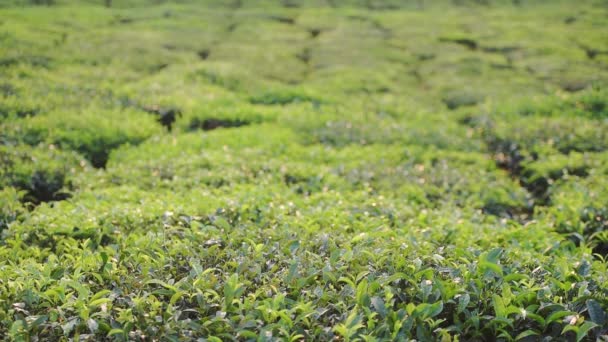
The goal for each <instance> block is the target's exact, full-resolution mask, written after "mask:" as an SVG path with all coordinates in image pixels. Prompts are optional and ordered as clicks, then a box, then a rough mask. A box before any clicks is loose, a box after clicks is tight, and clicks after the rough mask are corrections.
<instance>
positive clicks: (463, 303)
mask: <svg viewBox="0 0 608 342" xmlns="http://www.w3.org/2000/svg"><path fill="white" fill-rule="evenodd" d="M470 301H471V296H469V294H468V293H465V294H462V295H460V296H459V297H458V313H461V312H463V311H464V310H465V309H466V308H467V305H469V302H470Z"/></svg>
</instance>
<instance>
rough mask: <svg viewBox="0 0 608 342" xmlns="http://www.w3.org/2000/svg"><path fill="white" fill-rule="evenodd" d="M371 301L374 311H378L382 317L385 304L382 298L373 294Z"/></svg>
mask: <svg viewBox="0 0 608 342" xmlns="http://www.w3.org/2000/svg"><path fill="white" fill-rule="evenodd" d="M371 303H372V307H373V308H374V310H376V312H378V313H379V314H380V316H381V317H382V318H384V317H386V306H385V304H384V300H382V298H380V297H378V296H374V297H372V299H371Z"/></svg>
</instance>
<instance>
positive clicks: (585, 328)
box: [576, 322, 598, 342]
mask: <svg viewBox="0 0 608 342" xmlns="http://www.w3.org/2000/svg"><path fill="white" fill-rule="evenodd" d="M595 327H598V325H597V324H595V323H593V322H585V323H583V325H581V326H580V327H579V328H578V331H577V332H576V342H579V341H581V340H582V339H583V338H585V336H587V334H588V333H589V331H590V330H591V329H593V328H595Z"/></svg>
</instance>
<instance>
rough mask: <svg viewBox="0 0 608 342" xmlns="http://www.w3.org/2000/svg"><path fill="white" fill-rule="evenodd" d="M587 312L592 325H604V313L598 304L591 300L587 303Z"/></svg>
mask: <svg viewBox="0 0 608 342" xmlns="http://www.w3.org/2000/svg"><path fill="white" fill-rule="evenodd" d="M587 312H589V317H590V318H591V321H592V322H593V323H596V324H598V325H604V322H605V321H606V312H605V311H604V310H603V309H602V307H601V306H600V303H598V302H597V301H595V300H593V299H589V300H588V301H587Z"/></svg>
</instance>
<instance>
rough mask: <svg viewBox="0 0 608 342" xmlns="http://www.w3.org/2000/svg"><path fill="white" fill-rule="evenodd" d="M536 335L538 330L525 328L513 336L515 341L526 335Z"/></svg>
mask: <svg viewBox="0 0 608 342" xmlns="http://www.w3.org/2000/svg"><path fill="white" fill-rule="evenodd" d="M537 335H538V332H536V331H534V330H526V331H523V332H521V333H519V334H518V335H517V336H516V337H515V341H519V340H523V339H524V338H526V337H530V336H537Z"/></svg>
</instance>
